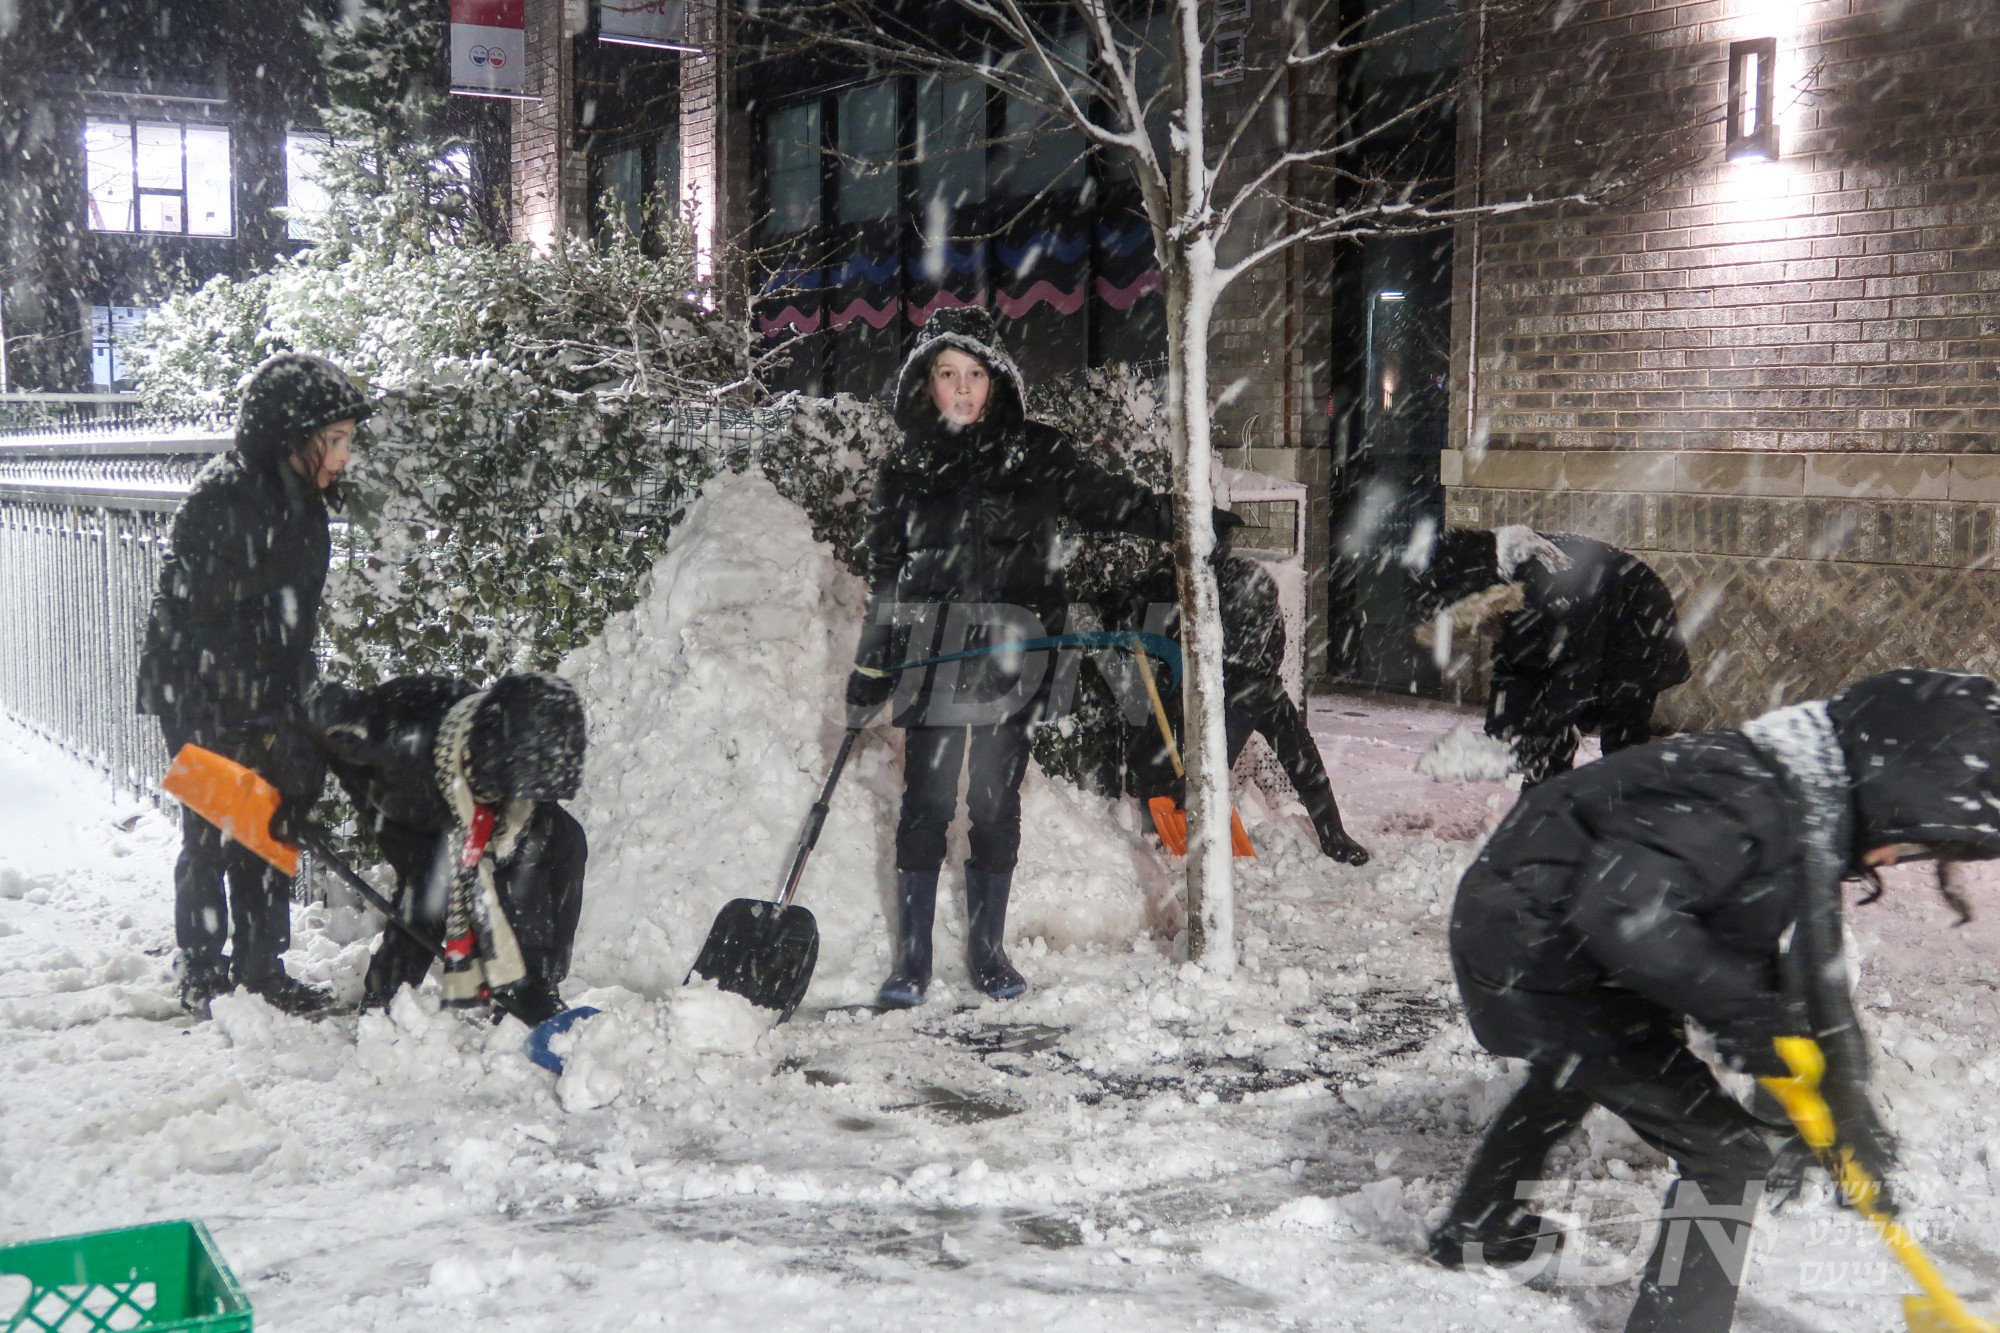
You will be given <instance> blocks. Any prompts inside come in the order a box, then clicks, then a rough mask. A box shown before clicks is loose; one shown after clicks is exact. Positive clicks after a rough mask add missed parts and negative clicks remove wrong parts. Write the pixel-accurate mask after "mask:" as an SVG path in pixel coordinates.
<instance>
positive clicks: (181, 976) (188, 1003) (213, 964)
mask: <svg viewBox="0 0 2000 1333" xmlns="http://www.w3.org/2000/svg"><path fill="white" fill-rule="evenodd" d="M174 971H175V973H176V974H177V976H178V981H177V983H176V986H175V990H174V995H175V998H176V999H178V1000H179V1001H180V1003H181V1008H183V1009H185V1010H187V1011H188V1012H189V1013H190V1014H193V1015H194V1016H195V1017H196V1018H207V1017H208V1002H209V1001H210V1000H213V999H214V998H215V997H216V996H218V995H227V994H229V992H230V991H232V990H235V989H236V983H235V982H233V981H231V980H230V979H229V960H228V959H227V958H224V957H223V956H222V955H220V954H210V953H200V952H197V951H195V950H193V949H183V950H181V952H180V956H179V957H177V958H176V959H175V960H174Z"/></svg>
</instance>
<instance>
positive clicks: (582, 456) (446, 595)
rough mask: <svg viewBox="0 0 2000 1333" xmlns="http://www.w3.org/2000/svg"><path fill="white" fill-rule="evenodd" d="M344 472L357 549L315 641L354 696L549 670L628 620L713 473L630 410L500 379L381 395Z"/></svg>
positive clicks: (692, 447) (600, 398)
mask: <svg viewBox="0 0 2000 1333" xmlns="http://www.w3.org/2000/svg"><path fill="white" fill-rule="evenodd" d="M370 428H371V429H370V434H371V437H372V438H371V443H370V445H369V447H368V448H367V449H365V450H362V451H360V452H358V453H357V454H356V460H355V463H354V465H353V467H352V474H353V477H354V486H353V490H354V493H355V503H354V505H353V507H352V512H351V514H350V518H351V520H352V522H353V525H354V528H355V529H356V530H357V532H358V534H359V537H360V540H359V541H358V542H357V543H356V544H355V546H356V549H355V550H354V551H353V552H352V553H351V554H350V555H349V558H348V559H346V560H344V561H340V562H337V564H336V568H335V571H334V574H333V577H332V578H331V580H330V581H329V583H328V588H327V616H326V631H327V635H328V637H329V639H330V640H331V642H332V644H333V647H334V650H335V653H336V656H337V658H338V659H339V660H340V661H341V662H342V663H343V665H344V666H345V667H346V669H347V670H348V671H349V672H351V674H352V676H353V677H354V678H355V679H357V680H360V681H374V680H377V679H381V678H382V677H385V676H390V675H398V674H404V673H408V672H419V671H422V672H443V673H447V674H452V675H459V676H465V677H468V678H470V679H473V680H475V681H479V680H485V679H488V678H490V677H492V676H494V675H497V674H500V673H503V672H506V671H512V670H522V669H536V670H547V669H551V668H553V667H554V666H555V664H556V663H557V662H558V661H560V660H561V658H562V657H563V656H564V655H565V654H567V653H569V652H570V651H572V650H574V649H575V648H578V647H580V646H581V645H583V644H584V643H586V642H588V641H589V640H590V639H591V638H592V637H594V636H595V635H596V634H597V632H598V630H599V629H601V628H602V627H603V624H604V621H605V618H606V617H607V616H609V615H611V614H613V613H614V612H618V611H622V610H625V609H626V608H627V607H629V606H631V605H632V603H633V601H634V600H635V599H636V598H637V596H638V595H639V591H640V588H641V585H642V581H643V579H644V576H645V574H646V572H647V571H648V570H650V569H651V568H652V565H653V562H654V561H655V560H656V559H657V558H658V557H659V555H660V553H661V552H662V551H663V550H664V549H665V547H666V540H667V536H668V534H669V533H670V532H671V531H672V528H673V525H674V523H675V522H676V521H677V520H678V519H679V517H680V510H681V508H682V506H683V505H684V504H685V503H686V501H687V500H688V498H690V497H691V496H692V495H693V493H694V492H695V490H696V489H698V488H699V486H700V484H701V483H702V482H703V481H705V480H706V479H707V478H708V477H709V476H711V475H713V473H714V470H715V463H714V460H713V458H712V457H711V454H710V452H709V451H708V450H707V449H706V447H705V444H704V440H703V436H702V434H701V432H700V431H699V429H698V428H694V427H690V426H688V425H686V424H685V423H684V422H683V421H682V420H681V419H679V418H677V417H676V416H675V415H674V414H672V413H670V412H663V411H662V410H661V409H660V407H659V405H658V404H656V403H654V402H653V401H651V400H650V399H647V398H645V397H641V396H635V395H629V394H625V395H598V394H590V393H583V394H566V393H553V392H550V391H548V390H547V389H546V388H544V387H543V386H542V385H540V384H539V383H538V382H536V381H535V380H534V379H533V378H532V377H530V376H528V375H526V374H524V373H522V372H520V371H517V370H512V369H509V368H507V367H503V366H499V365H486V366H481V367H476V368H475V369H474V371H473V373H471V374H470V375H469V376H468V377H467V378H466V379H465V380H463V381H461V382H459V383H455V384H447V385H432V386H428V387H424V388H417V389H399V390H395V391H392V392H390V393H388V394H386V395H384V396H383V398H382V401H381V405H380V407H379V408H378V410H377V414H376V416H375V418H374V420H373V421H371V423H370Z"/></svg>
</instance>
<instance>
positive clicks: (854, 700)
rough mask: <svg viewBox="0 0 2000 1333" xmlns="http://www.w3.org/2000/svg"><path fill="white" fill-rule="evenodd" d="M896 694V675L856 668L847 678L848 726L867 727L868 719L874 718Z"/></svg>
mask: <svg viewBox="0 0 2000 1333" xmlns="http://www.w3.org/2000/svg"><path fill="white" fill-rule="evenodd" d="M895 692H896V677H895V676H894V675H892V674H887V673H883V674H876V673H872V672H868V671H863V670H861V669H860V668H858V667H857V668H855V670H854V672H853V674H852V675H850V676H848V678H847V725H848V726H850V727H859V726H865V725H867V722H868V719H869V718H871V717H874V716H875V714H876V713H877V712H878V711H880V710H881V707H882V705H883V704H885V703H887V702H889V697H890V696H891V695H893V694H895Z"/></svg>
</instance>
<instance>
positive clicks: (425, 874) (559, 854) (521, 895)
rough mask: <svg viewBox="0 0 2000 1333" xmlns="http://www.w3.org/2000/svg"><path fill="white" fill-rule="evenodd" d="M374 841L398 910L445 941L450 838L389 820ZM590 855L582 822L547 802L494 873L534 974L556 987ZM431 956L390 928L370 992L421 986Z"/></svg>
mask: <svg viewBox="0 0 2000 1333" xmlns="http://www.w3.org/2000/svg"><path fill="white" fill-rule="evenodd" d="M375 840H376V842H377V844H378V845H379V846H380V847H381V849H382V858H383V859H384V860H386V861H387V862H388V863H389V865H390V867H391V868H392V869H394V870H395V872H396V883H397V894H396V910H397V914H398V915H399V916H401V917H402V919H403V920H404V921H406V922H408V923H410V924H411V925H412V926H414V927H416V930H417V933H418V934H420V935H422V936H423V937H424V938H426V939H429V940H434V941H441V940H443V939H444V919H445V909H446V907H447V906H448V902H447V899H448V898H449V895H450V892H451V878H452V867H451V857H452V848H451V846H450V845H449V844H450V843H451V838H450V836H449V835H448V834H441V833H427V832H423V831H421V830H417V829H410V828H405V827H403V826H402V825H400V824H392V823H388V822H386V821H385V822H383V823H381V824H380V825H378V826H377V827H376V829H375ZM588 859H589V844H588V842H587V840H586V839H585V837H584V833H583V825H581V824H579V823H577V822H576V820H575V818H574V817H572V816H571V815H570V813H569V812H568V811H567V810H564V809H563V808H562V807H561V806H559V805H555V804H552V803H545V804H542V805H539V806H537V807H536V808H535V813H534V814H533V815H532V816H531V817H530V818H529V821H528V827H527V830H526V831H525V832H523V833H522V834H521V838H520V841H519V842H518V843H516V844H515V847H514V855H513V856H512V857H510V858H509V859H507V860H506V861H504V862H502V863H501V865H500V867H499V872H498V873H497V874H496V875H495V876H494V887H495V888H497V889H498V890H499V893H500V904H501V906H502V907H503V908H504V909H505V910H506V912H507V923H508V924H509V925H510V926H512V927H513V928H514V939H515V942H516V943H518V944H519V945H520V946H521V958H522V961H523V962H525V963H526V964H527V966H528V972H529V975H531V976H534V977H538V978H540V979H541V980H543V981H546V982H547V983H548V984H549V985H551V986H553V985H555V984H556V983H557V982H559V981H561V980H562V979H563V978H564V977H566V976H568V975H569V964H570V954H571V951H572V950H573V949H574V948H575V946H576V923H577V918H578V916H579V915H581V913H582V911H583V873H584V866H585V863H586V862H587V860H588ZM432 961H433V957H432V955H431V954H430V953H429V952H428V951H427V950H425V949H424V948H422V947H421V946H420V945H418V944H417V943H416V941H414V940H412V939H411V938H410V937H409V936H407V935H405V934H404V933H403V932H402V931H400V930H397V929H395V928H394V927H393V926H392V927H390V928H389V930H388V931H387V932H386V933H385V934H384V935H383V937H382V944H381V946H380V947H379V948H378V949H377V950H376V951H375V957H374V959H373V961H371V962H370V963H369V965H368V982H367V995H368V997H369V998H370V1000H383V1001H386V1000H387V999H388V998H389V997H390V996H392V995H394V994H395V993H396V991H397V990H398V989H400V988H401V987H403V986H416V985H421V984H422V982H423V979H424V976H425V974H426V973H428V972H429V971H430V967H431V963H432Z"/></svg>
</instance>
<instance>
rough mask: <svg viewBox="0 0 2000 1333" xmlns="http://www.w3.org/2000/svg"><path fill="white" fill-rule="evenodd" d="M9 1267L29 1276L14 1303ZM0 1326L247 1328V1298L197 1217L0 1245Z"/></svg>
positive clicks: (78, 1331)
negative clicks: (24, 1298)
mask: <svg viewBox="0 0 2000 1333" xmlns="http://www.w3.org/2000/svg"><path fill="white" fill-rule="evenodd" d="M8 1274H18V1275H19V1276H21V1277H25V1278H27V1279H28V1281H29V1282H31V1283H33V1284H34V1285H33V1289H32V1290H31V1291H29V1293H28V1299H27V1301H26V1302H25V1303H23V1304H22V1305H20V1307H19V1308H18V1309H16V1308H14V1302H15V1301H16V1300H18V1299H19V1296H20V1291H19V1288H20V1285H21V1284H20V1283H19V1282H13V1281H9V1280H8V1277H7V1275H8ZM0 1320H5V1321H6V1322H5V1324H4V1325H0V1333H126V1330H129V1329H140V1330H143V1331H144V1333H250V1302H249V1301H247V1300H245V1299H244V1298H243V1289H242V1288H241V1287H239V1286H237V1285H236V1276H235V1274H233V1273H231V1272H230V1271H229V1268H228V1266H227V1265H226V1264H224V1263H223V1262H222V1255H221V1254H220V1253H218V1252H217V1251H216V1248H215V1239H214V1237H212V1236H210V1235H209V1234H208V1228H207V1227H205V1226H203V1225H202V1224H201V1223H199V1222H158V1223H155V1224H153V1225H152V1226H144V1227H125V1228H123V1229H121V1230H118V1231H97V1232H92V1233H91V1234H90V1235H87V1236H58V1237H57V1238H56V1239H54V1240H37V1241H30V1242H28V1243H27V1244H25V1245H9V1246H6V1247H4V1248H0Z"/></svg>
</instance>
